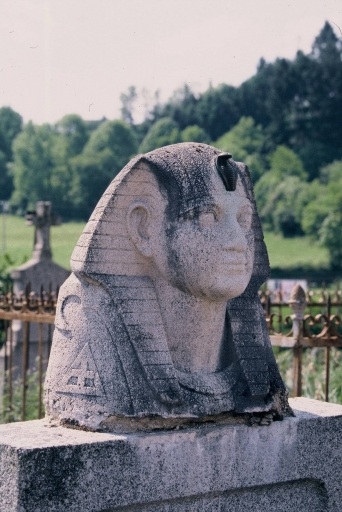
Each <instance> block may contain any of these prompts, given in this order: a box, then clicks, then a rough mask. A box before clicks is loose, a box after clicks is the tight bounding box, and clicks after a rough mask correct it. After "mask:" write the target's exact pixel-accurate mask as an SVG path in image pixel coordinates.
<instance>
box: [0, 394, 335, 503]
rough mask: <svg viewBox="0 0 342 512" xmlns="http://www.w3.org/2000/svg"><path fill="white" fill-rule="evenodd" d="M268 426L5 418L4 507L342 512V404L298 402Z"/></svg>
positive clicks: (0, 473)
mask: <svg viewBox="0 0 342 512" xmlns="http://www.w3.org/2000/svg"><path fill="white" fill-rule="evenodd" d="M290 404H291V405H292V407H293V409H294V410H295V413H296V417H288V418H285V419H284V421H277V422H274V423H273V424H272V425H270V426H268V427H261V426H258V427H247V426H244V425H230V426H215V425H212V424H206V425H202V426H200V427H197V428H190V429H184V430H174V431H168V432H154V433H143V434H141V433H140V434H128V435H127V434H126V435H117V434H109V433H92V432H84V431H80V430H73V429H65V428H63V427H49V426H47V424H46V423H45V422H44V421H31V422H25V423H16V424H9V425H1V426H0V497H1V499H0V511H1V512H19V511H20V512H25V511H30V512H31V511H35V512H66V511H73V512H78V511H82V512H100V511H101V512H105V511H113V512H114V511H124V510H125V511H140V512H152V511H153V512H166V511H167V512H169V511H172V512H185V511H187V512H188V511H191V512H198V511H203V512H208V511H209V512H223V511H228V510H229V511H230V510H234V512H245V511H249V510H250V511H252V510H253V511H259V510H262V511H263V512H275V511H277V512H285V511H286V512H287V511H292V510H294V509H295V510H296V512H307V511H310V512H340V511H341V510H342V480H341V466H342V445H341V436H342V406H339V405H334V404H327V403H322V402H317V401H315V400H309V399H304V398H302V399H293V400H291V401H290Z"/></svg>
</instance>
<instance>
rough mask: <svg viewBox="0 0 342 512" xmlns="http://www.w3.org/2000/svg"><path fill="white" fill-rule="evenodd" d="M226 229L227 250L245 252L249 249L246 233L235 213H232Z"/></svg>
mask: <svg viewBox="0 0 342 512" xmlns="http://www.w3.org/2000/svg"><path fill="white" fill-rule="evenodd" d="M227 225H228V226H229V227H228V229H226V230H225V235H224V239H225V249H226V250H227V251H235V252H241V253H245V252H246V251H247V240H246V237H245V234H244V232H243V230H242V228H241V226H240V224H239V223H238V221H237V218H236V217H235V215H230V216H229V219H228V223H227Z"/></svg>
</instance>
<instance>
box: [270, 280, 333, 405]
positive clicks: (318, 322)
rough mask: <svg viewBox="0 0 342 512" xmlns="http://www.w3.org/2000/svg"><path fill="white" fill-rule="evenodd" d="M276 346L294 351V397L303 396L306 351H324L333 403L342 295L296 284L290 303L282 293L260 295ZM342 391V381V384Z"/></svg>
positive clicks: (271, 336)
mask: <svg viewBox="0 0 342 512" xmlns="http://www.w3.org/2000/svg"><path fill="white" fill-rule="evenodd" d="M260 298H261V302H262V304H263V307H264V311H265V316H266V322H267V326H268V330H269V333H270V338H271V343H272V346H273V347H282V348H286V349H291V350H292V351H293V391H292V395H293V396H301V395H302V382H303V378H302V374H303V371H302V370H303V351H304V350H306V349H324V351H325V383H324V398H325V400H326V401H327V402H328V401H329V384H330V364H331V357H330V356H331V349H332V348H334V349H341V348H342V320H341V319H342V315H341V312H342V292H341V290H336V291H335V292H330V293H329V292H326V291H324V290H323V291H321V292H320V293H317V292H312V291H309V292H307V293H305V292H304V290H303V288H302V287H301V286H299V285H296V286H295V287H294V288H293V290H292V292H291V295H290V298H289V300H288V301H286V302H285V301H284V299H283V297H282V294H281V292H276V293H273V294H272V293H269V292H260ZM341 388H342V382H341Z"/></svg>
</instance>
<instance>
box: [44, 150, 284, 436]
mask: <svg viewBox="0 0 342 512" xmlns="http://www.w3.org/2000/svg"><path fill="white" fill-rule="evenodd" d="M71 267H72V270H73V274H72V276H71V277H70V278H69V279H68V280H67V282H66V283H65V284H64V285H63V288H62V289H61V292H60V295H59V305H58V311H57V318H56V331H55V335H54V341H53V347H52V353H51V357H50V363H49V369H48V374H47V379H46V384H45V389H46V409H47V413H48V416H49V418H50V419H51V420H52V421H55V422H57V423H61V424H67V425H68V424H71V425H82V426H85V427H88V428H91V429H97V430H101V429H108V428H111V429H113V430H114V431H115V430H116V420H117V419H118V421H119V418H146V417H150V418H152V417H153V418H154V422H156V419H155V418H156V417H157V418H160V419H161V421H160V424H161V426H162V425H165V422H164V420H169V419H170V418H180V419H182V420H183V419H184V418H201V417H203V416H208V415H209V416H213V415H218V414H222V413H227V412H229V411H232V412H235V413H246V412H265V413H268V412H271V413H272V414H273V415H274V416H275V417H276V418H281V417H282V416H283V415H286V414H290V413H291V412H290V409H289V407H288V404H287V398H286V391H285V387H284V384H283V382H282V380H281V377H280V375H279V372H278V369H277V366H276V363H275V360H274V356H273V353H272V349H271V344H270V341H269V337H268V333H267V329H266V324H265V321H264V315H263V311H262V308H261V305H260V301H259V299H258V296H257V291H258V288H259V286H260V285H261V284H262V282H263V281H264V280H265V279H266V277H267V275H268V272H269V266H268V259H267V253H266V249H265V245H264V242H263V235H262V231H261V227H260V222H259V219H258V215H257V211H256V206H255V200H254V196H253V191H252V185H251V180H250V176H249V172H248V169H247V168H246V166H245V165H244V164H241V163H236V162H234V161H233V160H230V159H229V158H228V156H227V155H223V156H220V153H219V151H218V150H217V149H215V148H213V147H211V146H207V145H204V144H195V143H184V144H176V145H173V146H167V147H165V148H161V149H158V150H155V151H152V152H151V153H148V154H146V155H140V156H138V157H136V158H135V159H134V160H132V161H131V162H130V163H129V164H128V165H127V166H126V167H125V168H124V169H123V170H122V171H121V173H120V174H119V175H118V176H117V177H116V178H115V179H114V180H113V182H112V183H111V184H110V186H109V187H108V189H107V190H106V192H105V193H104V194H103V196H102V198H101V199H100V201H99V203H98V205H97V207H96V208H95V210H94V212H93V214H92V216H91V218H90V221H89V223H88V224H87V226H86V228H85V229H84V232H83V234H82V236H81V237H80V240H79V242H78V244H77V246H76V248H75V250H74V252H73V255H72V259H71ZM143 422H144V424H145V423H146V422H145V419H144V420H143ZM123 423H124V421H123V422H121V425H122V424H123ZM135 424H136V423H135Z"/></svg>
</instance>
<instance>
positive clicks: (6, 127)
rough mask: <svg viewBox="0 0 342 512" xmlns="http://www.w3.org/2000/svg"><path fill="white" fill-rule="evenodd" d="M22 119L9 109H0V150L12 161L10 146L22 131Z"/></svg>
mask: <svg viewBox="0 0 342 512" xmlns="http://www.w3.org/2000/svg"><path fill="white" fill-rule="evenodd" d="M22 124H23V119H22V117H21V115H19V114H18V113H17V112H15V111H14V110H13V109H11V107H2V108H0V150H1V151H2V152H3V153H4V154H5V156H6V160H7V161H10V160H12V144H13V141H14V139H15V138H16V136H17V135H18V134H19V133H20V132H21V130H22Z"/></svg>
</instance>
